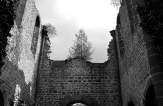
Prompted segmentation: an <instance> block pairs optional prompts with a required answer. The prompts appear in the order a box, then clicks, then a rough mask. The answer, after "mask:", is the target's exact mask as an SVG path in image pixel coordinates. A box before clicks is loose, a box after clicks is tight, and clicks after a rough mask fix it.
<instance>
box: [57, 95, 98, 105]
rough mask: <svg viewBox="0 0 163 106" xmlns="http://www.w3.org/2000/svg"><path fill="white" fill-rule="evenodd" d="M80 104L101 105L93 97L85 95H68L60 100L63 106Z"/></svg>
mask: <svg viewBox="0 0 163 106" xmlns="http://www.w3.org/2000/svg"><path fill="white" fill-rule="evenodd" d="M77 104H78V105H77ZM79 104H80V106H99V104H98V103H96V102H95V101H94V100H93V99H92V98H91V97H89V96H84V95H72V96H67V97H65V98H63V99H62V101H61V102H60V105H61V106H79Z"/></svg>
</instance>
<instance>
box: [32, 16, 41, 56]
mask: <svg viewBox="0 0 163 106" xmlns="http://www.w3.org/2000/svg"><path fill="white" fill-rule="evenodd" d="M39 28H40V18H39V16H37V17H36V22H35V27H34V31H33V38H32V44H31V51H32V53H33V56H34V58H35V54H36V50H37V42H38V37H39Z"/></svg>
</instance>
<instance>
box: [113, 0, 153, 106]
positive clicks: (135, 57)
mask: <svg viewBox="0 0 163 106" xmlns="http://www.w3.org/2000/svg"><path fill="white" fill-rule="evenodd" d="M134 3H135V2H134V1H132V0H130V1H127V0H126V1H125V0H123V3H122V6H121V7H120V11H119V18H117V20H118V22H119V23H117V27H116V31H115V32H116V35H115V36H116V43H117V51H118V60H119V68H120V79H121V88H122V89H121V90H122V102H123V106H127V105H128V104H129V102H130V101H131V102H133V103H134V105H135V106H142V105H143V104H144V103H143V102H144V101H143V100H144V94H145V89H146V87H147V83H148V82H149V79H150V77H151V76H150V73H149V68H150V67H149V61H148V55H147V49H146V45H145V42H144V39H143V37H144V34H143V31H142V29H141V27H140V26H139V24H138V23H139V22H140V19H139V16H138V14H137V13H136V8H135V6H136V4H134ZM123 48H124V49H123ZM122 50H123V51H122Z"/></svg>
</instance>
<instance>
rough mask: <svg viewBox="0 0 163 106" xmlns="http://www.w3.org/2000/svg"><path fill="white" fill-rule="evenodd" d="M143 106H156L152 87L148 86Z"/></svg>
mask: <svg viewBox="0 0 163 106" xmlns="http://www.w3.org/2000/svg"><path fill="white" fill-rule="evenodd" d="M145 106H157V102H156V96H155V90H154V86H153V85H151V86H149V88H148V89H147V93H146V96H145Z"/></svg>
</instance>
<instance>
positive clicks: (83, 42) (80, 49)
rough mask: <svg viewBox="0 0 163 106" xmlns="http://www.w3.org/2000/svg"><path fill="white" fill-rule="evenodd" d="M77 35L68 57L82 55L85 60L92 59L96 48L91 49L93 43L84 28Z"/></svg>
mask: <svg viewBox="0 0 163 106" xmlns="http://www.w3.org/2000/svg"><path fill="white" fill-rule="evenodd" d="M75 36H76V40H75V41H74V45H73V47H71V49H69V52H70V55H69V56H68V58H76V57H80V58H83V59H85V60H91V59H92V58H91V55H92V54H93V52H94V50H91V49H92V44H91V43H90V42H89V41H88V39H87V36H86V34H85V32H84V30H82V29H81V30H79V34H78V35H77V34H76V35H75Z"/></svg>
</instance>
